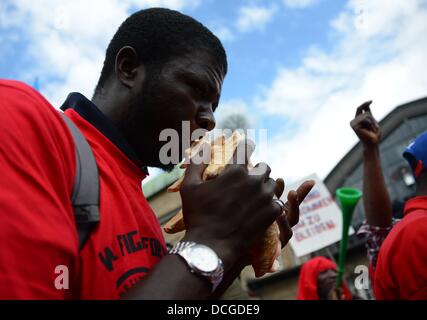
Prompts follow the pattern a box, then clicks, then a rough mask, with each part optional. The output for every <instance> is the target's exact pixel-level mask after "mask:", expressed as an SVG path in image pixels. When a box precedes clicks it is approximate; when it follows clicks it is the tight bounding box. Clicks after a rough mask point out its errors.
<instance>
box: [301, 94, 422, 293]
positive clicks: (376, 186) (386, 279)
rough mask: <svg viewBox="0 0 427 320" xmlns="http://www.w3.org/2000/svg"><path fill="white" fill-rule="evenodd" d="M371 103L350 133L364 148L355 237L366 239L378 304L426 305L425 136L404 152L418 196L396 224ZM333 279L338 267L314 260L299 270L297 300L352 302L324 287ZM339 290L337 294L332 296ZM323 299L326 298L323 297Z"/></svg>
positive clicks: (361, 108)
mask: <svg viewBox="0 0 427 320" xmlns="http://www.w3.org/2000/svg"><path fill="white" fill-rule="evenodd" d="M370 104H371V101H368V102H365V103H364V104H362V105H361V106H359V107H358V108H357V111H356V116H355V118H354V119H353V120H352V121H351V123H350V124H351V127H352V128H353V130H354V132H355V133H356V135H357V136H358V138H359V140H360V142H361V144H362V150H363V151H362V152H363V206H364V211H365V215H366V220H365V222H364V223H363V224H362V226H361V227H360V228H359V230H358V232H357V233H358V235H359V236H362V237H366V247H367V256H368V261H369V270H370V279H371V282H372V283H373V288H374V295H375V298H376V299H379V300H412V299H416V300H421V299H422V300H425V299H427V256H426V255H424V254H423V253H424V249H427V240H426V239H425V236H424V235H425V232H426V230H427V197H426V196H427V181H426V179H427V172H426V160H427V132H425V133H423V134H421V135H420V136H418V137H417V138H416V139H415V140H414V141H413V142H411V144H410V145H409V146H408V147H407V148H406V149H405V150H402V156H403V157H404V158H405V159H406V160H407V162H408V165H409V166H410V167H411V169H412V172H413V175H414V178H415V181H416V195H415V197H414V198H412V199H410V200H408V201H407V202H406V204H405V207H404V217H403V219H401V220H400V219H399V220H397V219H394V218H393V210H392V202H391V200H390V196H389V193H388V191H387V186H386V183H385V179H384V175H383V170H382V167H381V157H380V149H379V145H380V140H381V128H380V126H379V124H378V122H377V121H376V120H375V118H374V117H373V115H372V113H371V110H370ZM328 273H329V274H330V276H332V277H333V276H335V278H336V274H337V273H336V265H335V264H334V263H333V262H332V261H330V260H328V259H326V258H324V257H318V258H314V259H312V260H310V261H309V262H307V263H305V264H304V265H303V267H302V269H301V274H300V279H299V287H298V299H312V300H318V299H324V300H326V299H328V300H336V299H351V297H352V296H351V294H345V295H344V294H342V292H343V291H344V292H349V291H348V288H347V286H346V285H345V284H344V285H343V287H342V288H335V287H333V286H329V287H328V285H325V282H324V280H323V279H324V278H325V277H327V275H328ZM337 289H339V291H338V292H340V293H339V294H337V293H336V292H337V291H336V290H337ZM325 293H326V294H325Z"/></svg>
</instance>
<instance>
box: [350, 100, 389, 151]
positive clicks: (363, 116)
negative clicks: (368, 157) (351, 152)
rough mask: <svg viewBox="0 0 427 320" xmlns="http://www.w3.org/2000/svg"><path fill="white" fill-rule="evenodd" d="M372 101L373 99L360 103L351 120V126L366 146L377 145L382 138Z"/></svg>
mask: <svg viewBox="0 0 427 320" xmlns="http://www.w3.org/2000/svg"><path fill="white" fill-rule="evenodd" d="M371 103H372V101H367V102H365V103H363V104H362V105H360V106H359V107H358V108H357V110H356V116H355V118H354V119H353V120H352V121H351V122H350V126H351V127H352V128H353V130H354V132H355V133H356V135H357V136H358V137H359V139H360V141H361V142H362V144H363V145H364V146H365V147H369V146H377V145H378V144H379V142H380V139H381V131H380V126H379V125H378V122H377V121H376V120H375V118H374V117H373V116H372V113H371V109H370V105H371Z"/></svg>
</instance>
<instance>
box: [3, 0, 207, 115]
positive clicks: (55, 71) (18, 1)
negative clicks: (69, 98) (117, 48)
mask: <svg viewBox="0 0 427 320" xmlns="http://www.w3.org/2000/svg"><path fill="white" fill-rule="evenodd" d="M199 4H200V0H108V1H107V0H91V1H87V0H73V1H58V0H38V1H37V3H36V4H35V3H34V1H32V0H15V1H6V2H2V3H1V4H0V28H3V29H5V28H11V29H10V30H12V32H13V33H12V34H16V35H19V36H20V37H25V38H28V39H29V41H30V42H29V43H28V47H27V50H28V51H27V52H26V56H27V58H28V59H31V60H32V61H33V64H32V66H30V67H29V68H28V69H25V70H23V72H25V73H23V75H22V76H21V78H24V79H26V80H27V81H28V82H29V83H31V82H32V81H33V80H34V78H35V77H39V78H40V79H41V91H42V93H43V94H44V95H45V96H46V97H47V98H48V100H49V101H51V103H52V104H53V105H54V106H57V107H58V106H60V105H61V103H62V102H63V100H64V99H65V97H66V94H67V93H68V92H70V91H79V92H82V93H83V94H85V95H86V96H89V97H90V96H91V95H92V93H93V90H94V87H95V85H96V81H97V79H98V77H99V74H100V71H101V68H102V63H103V59H104V55H105V50H106V48H107V45H108V42H109V41H110V39H111V38H112V36H113V34H114V32H115V31H116V30H117V28H118V27H119V25H120V24H121V22H123V21H124V19H126V17H127V16H128V15H129V14H128V12H129V10H131V9H133V8H146V7H154V6H155V7H168V8H171V9H176V10H182V9H184V8H195V7H197V6H198V5H199ZM9 37H11V33H9ZM2 44H3V43H2ZM13 46H14V42H13V41H12V42H9V43H8V47H6V48H5V49H4V52H6V50H11V48H13V49H15V50H16V48H14V47H13ZM9 52H10V51H9ZM2 54H5V53H0V55H2Z"/></svg>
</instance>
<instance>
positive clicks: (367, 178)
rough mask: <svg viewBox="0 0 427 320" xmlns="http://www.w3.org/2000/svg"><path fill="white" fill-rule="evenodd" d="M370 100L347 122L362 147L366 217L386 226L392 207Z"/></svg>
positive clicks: (374, 223) (378, 131)
mask: <svg viewBox="0 0 427 320" xmlns="http://www.w3.org/2000/svg"><path fill="white" fill-rule="evenodd" d="M371 103H372V101H367V102H365V103H363V104H362V105H360V106H359V107H358V108H357V110H356V116H355V118H354V119H353V120H352V121H351V123H350V125H351V127H352V128H353V130H354V132H355V133H356V135H357V136H358V137H359V140H360V142H361V143H362V148H363V205H364V208H365V214H366V221H367V223H368V224H370V225H373V226H379V227H389V226H390V225H391V219H392V207H391V201H390V196H389V194H388V191H387V187H386V183H385V180H384V175H383V171H382V167H381V158H380V150H379V144H380V140H381V130H380V126H379V124H378V122H377V121H376V120H375V118H374V117H373V116H372V113H371V109H370V104H371Z"/></svg>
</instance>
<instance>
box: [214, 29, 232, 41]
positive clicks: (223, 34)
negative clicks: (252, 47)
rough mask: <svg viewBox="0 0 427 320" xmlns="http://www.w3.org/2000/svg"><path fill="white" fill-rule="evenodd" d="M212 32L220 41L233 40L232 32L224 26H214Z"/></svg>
mask: <svg viewBox="0 0 427 320" xmlns="http://www.w3.org/2000/svg"><path fill="white" fill-rule="evenodd" d="M212 32H213V33H214V34H215V35H216V36H217V37H218V38H219V39H220V40H221V41H222V42H232V41H234V40H235V35H234V33H233V32H232V31H231V30H230V28H227V27H226V26H221V27H218V28H214V29H213V30H212Z"/></svg>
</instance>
